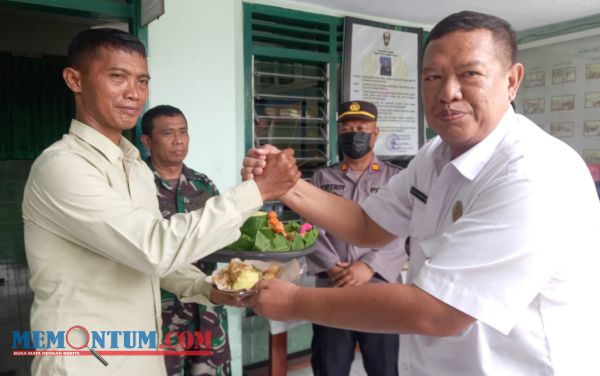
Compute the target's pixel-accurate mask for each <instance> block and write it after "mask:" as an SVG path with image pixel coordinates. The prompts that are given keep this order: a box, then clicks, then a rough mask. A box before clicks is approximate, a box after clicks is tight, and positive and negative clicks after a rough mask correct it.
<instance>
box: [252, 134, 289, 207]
mask: <svg viewBox="0 0 600 376" xmlns="http://www.w3.org/2000/svg"><path fill="white" fill-rule="evenodd" d="M241 175H242V180H244V181H246V180H249V179H254V181H255V182H256V185H257V186H258V189H259V190H260V193H261V196H262V199H263V201H269V200H278V199H280V198H281V197H282V196H284V195H285V194H286V193H287V192H288V191H289V190H290V189H291V188H292V187H293V186H294V185H296V183H297V182H298V180H299V179H300V176H301V174H300V171H299V170H298V167H297V166H296V159H295V158H294V150H293V149H285V150H283V151H280V150H279V149H277V148H276V147H274V146H271V145H265V146H263V148H261V149H250V150H249V151H248V153H247V154H246V157H245V158H244V162H243V167H242V170H241Z"/></svg>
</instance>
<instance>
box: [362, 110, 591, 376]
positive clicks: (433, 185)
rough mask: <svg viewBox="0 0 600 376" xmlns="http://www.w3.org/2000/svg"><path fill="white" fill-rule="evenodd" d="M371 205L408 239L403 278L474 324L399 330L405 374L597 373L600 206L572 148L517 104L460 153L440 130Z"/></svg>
mask: <svg viewBox="0 0 600 376" xmlns="http://www.w3.org/2000/svg"><path fill="white" fill-rule="evenodd" d="M425 201H426V202H425ZM363 207H364V209H365V211H366V212H367V214H368V215H369V216H370V217H371V218H372V219H373V220H375V221H376V222H377V223H378V224H379V225H381V226H382V227H383V228H385V229H386V230H388V231H390V232H392V233H394V234H396V235H398V236H400V237H406V236H410V237H411V242H410V266H409V274H408V278H407V279H408V281H407V283H413V284H415V285H416V286H418V287H419V288H421V289H423V290H424V291H425V292H427V293H429V294H431V295H432V296H434V297H436V298H438V299H440V300H442V301H443V302H445V303H447V304H449V305H451V306H453V307H455V308H456V309H459V310H461V311H463V312H465V313H467V314H468V315H470V316H472V317H474V318H475V320H476V321H475V322H474V324H472V325H471V326H470V327H469V328H467V329H466V330H465V331H464V332H463V333H461V334H460V335H456V336H450V337H430V336H421V335H403V336H402V341H401V345H400V351H401V367H402V368H401V370H400V373H401V374H403V375H444V376H453V375H456V376H458V375H461V376H462V375H511V376H516V375H523V376H533V375H565V376H570V375H592V374H593V375H600V366H599V363H598V362H596V361H593V357H592V350H591V349H592V348H594V347H597V344H596V343H595V341H596V340H597V338H598V335H599V334H600V332H599V331H598V324H597V323H598V318H597V317H594V318H592V316H593V315H592V314H591V312H596V311H597V303H596V301H597V298H594V297H595V296H597V294H598V293H597V290H598V289H597V287H595V286H594V285H596V286H598V284H597V283H592V282H594V281H593V279H592V278H591V277H592V275H594V274H593V273H595V271H594V270H593V269H592V266H591V265H590V263H592V264H593V265H594V266H597V265H598V263H597V261H595V260H597V259H598V253H599V251H600V244H599V242H598V231H599V230H600V203H599V202H598V198H597V197H596V194H595V191H594V185H593V183H592V180H591V176H590V174H589V172H588V171H587V168H586V166H585V164H584V162H583V161H582V160H581V158H580V157H579V155H578V154H577V153H576V152H575V151H573V150H572V149H571V148H570V147H568V146H567V145H566V144H564V143H562V142H561V141H559V140H557V139H555V138H553V137H551V136H550V135H548V134H547V133H545V132H544V131H543V130H541V129H540V128H539V127H537V126H536V125H535V124H533V123H532V122H531V121H529V120H528V119H527V118H525V117H523V116H521V115H515V114H514V112H513V111H512V109H509V110H508V111H507V113H506V114H505V116H504V118H503V120H502V121H501V122H500V124H499V125H498V126H497V127H496V129H495V130H494V131H493V132H492V133H491V134H490V135H489V136H488V137H487V138H485V139H484V140H483V141H481V142H480V143H479V144H477V145H475V146H474V147H472V148H471V149H469V150H468V151H467V152H465V153H463V154H462V155H460V156H459V157H457V158H455V159H453V160H452V159H451V153H450V149H449V147H448V146H447V145H446V144H445V143H444V142H443V141H442V140H441V139H440V138H439V137H436V138H435V139H434V140H432V141H431V142H429V143H428V144H427V145H425V146H424V147H423V148H422V149H421V150H420V151H419V153H418V154H417V155H416V157H415V158H414V160H413V161H412V162H411V163H410V165H409V166H408V168H407V169H405V170H403V171H401V172H400V173H399V174H398V175H396V176H395V177H394V178H392V180H391V181H390V184H389V185H388V186H386V187H384V188H382V189H381V190H380V191H379V194H378V195H375V196H371V197H369V198H368V199H367V200H366V202H365V203H364V205H363Z"/></svg>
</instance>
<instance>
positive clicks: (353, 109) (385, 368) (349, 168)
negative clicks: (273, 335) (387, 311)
mask: <svg viewBox="0 0 600 376" xmlns="http://www.w3.org/2000/svg"><path fill="white" fill-rule="evenodd" d="M338 113H339V115H338V123H339V124H338V146H339V149H340V151H341V153H342V155H343V160H342V161H341V162H340V163H338V164H336V165H334V166H331V167H327V168H322V169H320V170H318V171H316V172H315V174H314V176H313V178H312V182H313V184H314V185H316V186H317V187H319V188H321V189H323V190H326V191H329V192H332V193H335V194H337V195H340V196H343V197H346V198H349V199H352V200H354V201H356V202H362V201H363V200H364V199H365V198H366V197H368V196H369V195H371V194H373V193H375V192H377V190H379V187H381V186H383V185H385V184H386V183H387V181H388V180H389V179H390V178H391V177H392V176H393V175H394V174H396V173H398V171H400V168H399V167H396V166H393V165H391V164H387V163H383V162H381V161H379V160H378V159H377V157H375V154H374V153H373V147H374V145H375V141H376V140H377V136H378V134H379V128H378V127H377V124H376V122H377V107H376V106H375V105H374V104H373V103H370V102H365V101H350V102H344V103H342V104H340V106H339V110H338ZM320 231H321V233H320V234H319V238H318V240H317V250H316V251H315V252H314V253H312V254H311V255H310V256H308V258H307V263H308V268H309V272H310V273H311V274H314V275H315V276H316V284H317V287H344V286H355V285H362V284H364V283H367V282H380V283H385V282H396V281H397V280H398V279H399V275H400V271H401V269H402V265H403V263H404V262H405V260H406V254H405V252H404V247H403V244H402V242H401V240H400V239H397V240H395V241H393V242H392V243H390V244H388V245H387V246H385V247H383V248H379V249H371V248H359V247H356V246H353V245H350V244H347V243H345V242H343V241H341V240H339V239H337V238H336V237H335V236H333V235H331V234H329V233H327V232H325V231H323V230H320ZM376 308H377V307H373V309H376ZM357 343H358V345H359V347H360V351H361V353H362V357H363V365H364V367H365V370H366V372H367V374H368V375H377V376H386V375H398V335H397V334H380V333H363V332H357V331H351V330H343V329H337V328H330V327H325V326H321V325H317V324H314V325H313V339H312V344H311V350H312V359H311V363H312V368H313V372H314V374H315V375H317V376H318V375H344V376H347V375H348V374H349V373H350V366H351V364H352V360H353V359H354V351H355V348H356V344H357Z"/></svg>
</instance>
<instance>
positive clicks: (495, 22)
mask: <svg viewBox="0 0 600 376" xmlns="http://www.w3.org/2000/svg"><path fill="white" fill-rule="evenodd" d="M477 29H486V30H489V31H491V32H492V35H493V38H494V41H495V42H496V43H497V44H498V45H499V46H500V52H501V54H502V55H503V57H505V58H506V59H507V61H509V62H510V64H511V65H512V64H515V63H516V62H517V33H516V32H515V30H514V29H513V28H512V26H510V24H509V23H508V22H507V21H505V20H503V19H502V18H499V17H496V16H492V15H490V14H485V13H479V12H472V11H462V12H458V13H454V14H451V15H449V16H448V17H446V18H444V19H443V20H441V21H440V22H438V24H437V25H435V26H434V28H433V29H432V30H431V32H430V33H429V36H428V37H427V42H425V48H427V45H428V44H429V42H431V41H433V40H436V39H439V38H441V37H443V36H444V35H446V34H449V33H452V32H454V31H459V30H465V31H471V30H477Z"/></svg>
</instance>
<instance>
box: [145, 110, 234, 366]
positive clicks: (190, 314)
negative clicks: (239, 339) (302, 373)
mask: <svg viewBox="0 0 600 376" xmlns="http://www.w3.org/2000/svg"><path fill="white" fill-rule="evenodd" d="M142 142H143V143H144V146H146V149H148V151H149V152H150V154H151V155H150V157H149V158H148V159H147V161H146V162H147V163H148V166H149V167H150V169H151V170H152V171H153V172H154V177H155V179H154V180H155V183H156V187H157V190H158V201H159V206H160V210H161V213H162V216H163V217H164V218H170V217H171V216H172V215H173V214H175V213H186V212H189V211H192V210H195V209H199V208H202V207H204V204H205V202H206V201H207V200H208V199H209V198H210V197H212V196H215V195H218V194H219V191H218V190H217V188H216V186H215V185H214V183H213V182H212V181H211V180H210V179H209V178H208V177H207V176H206V175H204V174H201V173H199V172H196V171H194V170H192V169H190V168H188V167H187V166H186V165H185V164H183V159H184V158H185V156H186V155H187V151H188V143H189V136H188V133H187V121H186V119H185V116H184V115H183V113H182V112H181V111H180V110H179V109H177V108H175V107H172V106H166V105H162V106H156V107H154V108H152V109H150V110H148V111H147V112H146V113H145V114H144V116H143V118H142ZM194 265H196V266H197V267H199V268H200V269H201V270H202V271H203V272H204V273H205V274H207V275H209V274H211V273H212V271H213V270H214V268H215V264H214V263H209V262H204V261H202V260H199V261H197V262H196V263H195V264H194ZM161 300H162V320H163V328H162V330H163V335H164V334H166V333H167V332H169V331H178V332H183V331H191V332H194V331H201V332H202V333H205V332H211V335H212V337H211V345H212V350H213V355H211V356H183V355H182V356H166V357H165V364H166V367H167V373H168V375H169V376H175V375H178V376H179V375H185V376H200V375H229V374H231V353H230V350H229V341H228V338H227V312H226V310H225V307H223V306H212V307H208V306H204V305H200V304H194V303H181V302H180V301H179V300H177V298H176V297H175V295H173V294H171V293H170V292H167V291H165V290H161ZM176 341H177V340H176V339H175V338H174V342H176ZM174 348H175V349H176V350H180V351H183V350H184V349H183V348H182V346H181V344H176V345H175V346H174ZM188 350H194V348H190V349H188Z"/></svg>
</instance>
